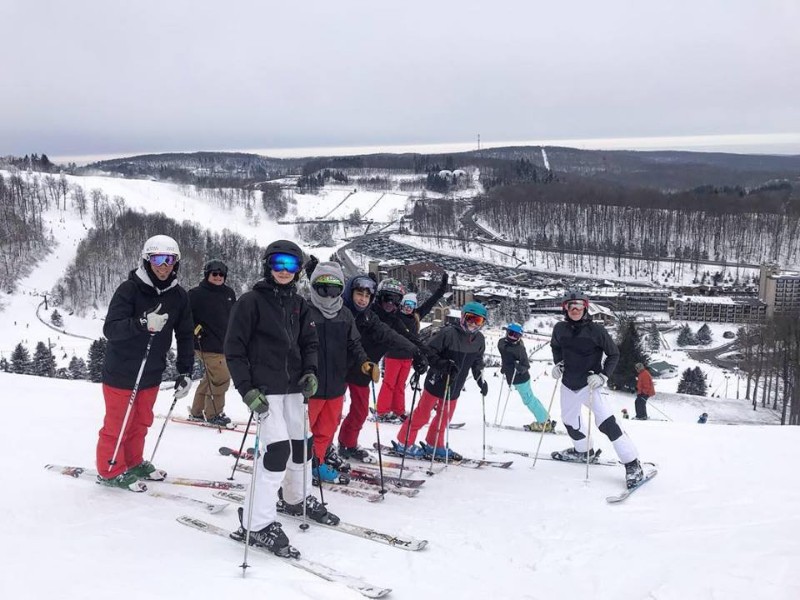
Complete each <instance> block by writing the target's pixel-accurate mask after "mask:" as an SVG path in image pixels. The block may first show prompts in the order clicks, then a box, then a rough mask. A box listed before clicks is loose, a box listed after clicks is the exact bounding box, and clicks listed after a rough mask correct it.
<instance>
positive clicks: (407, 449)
mask: <svg viewBox="0 0 800 600" xmlns="http://www.w3.org/2000/svg"><path fill="white" fill-rule="evenodd" d="M392 447H393V448H394V451H395V452H397V453H398V454H401V455H405V456H408V457H409V458H425V453H424V452H423V451H422V448H420V447H419V446H417V445H416V444H409V445H408V446H404V445H403V444H401V443H400V442H396V441H394V440H392Z"/></svg>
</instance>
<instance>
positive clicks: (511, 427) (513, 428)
mask: <svg viewBox="0 0 800 600" xmlns="http://www.w3.org/2000/svg"><path fill="white" fill-rule="evenodd" d="M486 426H487V427H490V428H491V429H508V430H510V431H522V432H524V433H541V431H534V430H533V429H529V428H528V427H527V426H525V425H523V426H522V427H519V426H517V425H494V424H492V423H487V424H486ZM545 433H549V434H553V435H566V434H567V432H566V431H559V430H556V429H553V430H552V431H545Z"/></svg>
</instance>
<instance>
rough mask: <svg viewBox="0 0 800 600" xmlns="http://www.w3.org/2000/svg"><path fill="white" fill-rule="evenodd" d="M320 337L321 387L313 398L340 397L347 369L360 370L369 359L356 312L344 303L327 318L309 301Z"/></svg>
mask: <svg viewBox="0 0 800 600" xmlns="http://www.w3.org/2000/svg"><path fill="white" fill-rule="evenodd" d="M309 310H310V312H311V316H312V318H313V319H314V323H315V324H316V329H317V337H318V338H319V365H318V366H317V377H318V378H319V387H318V389H317V393H316V394H315V395H314V398H322V399H328V398H338V397H339V396H341V395H343V394H344V392H345V390H346V389H347V381H346V377H347V372H348V370H349V368H350V367H351V366H352V367H353V368H357V369H358V370H359V371H360V369H361V365H362V364H364V363H365V362H366V361H368V360H369V357H367V353H366V352H364V348H362V347H361V334H359V333H358V327H356V322H355V319H354V318H353V313H351V312H350V311H349V310H348V309H347V308H345V307H342V309H341V310H340V311H339V312H338V314H337V315H336V316H335V317H333V318H332V319H326V318H325V317H324V316H323V315H322V313H321V312H320V311H319V309H318V308H317V307H316V306H314V305H313V304H311V305H309Z"/></svg>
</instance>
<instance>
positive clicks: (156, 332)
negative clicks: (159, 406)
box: [97, 235, 194, 492]
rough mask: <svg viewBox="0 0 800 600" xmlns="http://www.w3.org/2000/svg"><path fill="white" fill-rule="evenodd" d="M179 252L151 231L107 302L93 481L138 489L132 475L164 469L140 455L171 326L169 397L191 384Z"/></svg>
mask: <svg viewBox="0 0 800 600" xmlns="http://www.w3.org/2000/svg"><path fill="white" fill-rule="evenodd" d="M180 260H181V252H180V249H179V248H178V243H177V242H176V241H175V240H174V239H172V238H171V237H169V236H166V235H156V236H153V237H151V238H150V239H148V240H147V241H146V242H145V244H144V247H143V248H142V254H141V264H140V265H139V268H138V269H135V270H133V271H131V272H130V274H129V275H128V279H127V280H126V281H124V282H123V283H122V284H121V285H120V286H119V287H118V288H117V289H116V291H115V292H114V296H113V297H112V298H111V303H110V304H109V305H108V313H107V314H106V319H105V324H104V325H103V335H105V336H106V338H107V339H108V347H107V349H106V355H105V361H104V363H103V398H104V399H105V404H106V414H105V418H104V419H103V428H102V429H101V430H100V434H99V437H98V440H97V471H98V473H99V474H98V477H97V480H98V483H103V484H105V485H110V486H114V487H121V488H127V489H130V490H132V491H135V492H143V491H145V490H146V489H147V487H146V486H145V485H144V484H143V483H142V482H141V481H139V480H140V479H150V480H162V479H164V478H165V477H166V476H167V474H166V473H165V472H164V471H162V470H161V469H156V468H155V467H154V466H153V465H152V464H151V463H150V462H149V461H146V460H144V457H143V452H144V440H145V437H146V436H147V430H148V429H149V428H150V426H151V425H152V424H153V405H154V404H155V401H156V396H157V395H158V386H159V384H160V383H161V377H162V376H163V374H164V370H165V369H166V368H167V352H168V351H169V348H170V346H171V345H172V333H173V332H175V337H176V339H177V342H178V357H177V364H176V366H177V369H178V372H179V373H180V375H179V376H178V378H177V379H176V380H175V397H176V398H182V397H184V396H186V395H187V394H188V393H189V388H190V387H191V379H190V375H191V372H192V366H193V363H194V358H193V356H192V328H193V325H192V311H191V308H190V306H189V298H188V296H187V294H186V291H185V290H184V289H183V288H182V287H181V286H180V285H178V280H177V276H178V267H179V266H180ZM148 348H149V352H148ZM145 357H146V359H145ZM137 384H138V387H137ZM134 388H135V389H136V390H137V392H136V395H135V397H134V398H133V403H132V404H131V396H132V395H133V390H134ZM128 411H129V412H128ZM126 414H127V421H126V420H125V419H126ZM123 424H124V425H125V426H124V427H123ZM117 444H119V449H118V450H116V457H115V458H114V453H115V449H116V448H117Z"/></svg>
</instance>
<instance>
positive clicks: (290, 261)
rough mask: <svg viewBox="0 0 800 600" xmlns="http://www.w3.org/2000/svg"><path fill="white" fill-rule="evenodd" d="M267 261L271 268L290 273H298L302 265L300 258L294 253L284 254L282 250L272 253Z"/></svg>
mask: <svg viewBox="0 0 800 600" xmlns="http://www.w3.org/2000/svg"><path fill="white" fill-rule="evenodd" d="M267 262H268V264H269V268H270V269H271V270H273V271H286V272H288V273H297V272H299V271H300V268H301V266H302V265H301V264H300V259H299V258H297V257H296V256H295V255H294V254H284V253H282V252H278V253H277V254H270V255H269V259H268V260H267Z"/></svg>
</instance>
